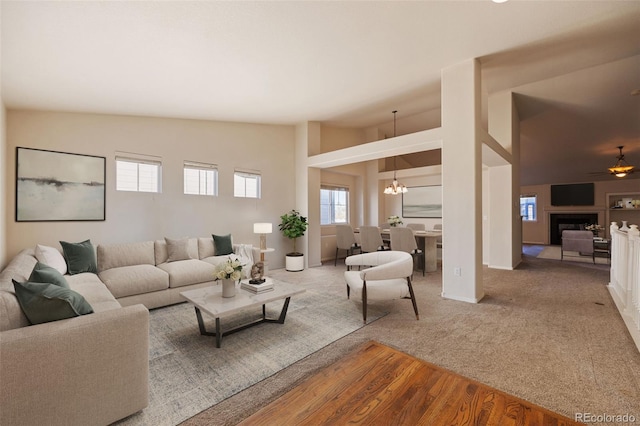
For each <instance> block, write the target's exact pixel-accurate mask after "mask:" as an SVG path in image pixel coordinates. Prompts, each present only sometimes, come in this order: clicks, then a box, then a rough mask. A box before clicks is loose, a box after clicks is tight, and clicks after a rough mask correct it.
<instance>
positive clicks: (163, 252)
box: [154, 238, 198, 265]
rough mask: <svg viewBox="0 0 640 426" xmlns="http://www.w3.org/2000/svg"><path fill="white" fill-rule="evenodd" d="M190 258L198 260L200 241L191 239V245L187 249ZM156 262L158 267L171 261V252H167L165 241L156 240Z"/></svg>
mask: <svg viewBox="0 0 640 426" xmlns="http://www.w3.org/2000/svg"><path fill="white" fill-rule="evenodd" d="M187 250H188V253H189V257H190V258H191V259H197V258H198V239H197V238H189V244H188V247H187ZM154 251H155V260H156V263H155V264H156V265H160V264H161V263H165V262H167V260H168V259H169V252H168V251H167V242H166V241H165V240H156V241H155V242H154Z"/></svg>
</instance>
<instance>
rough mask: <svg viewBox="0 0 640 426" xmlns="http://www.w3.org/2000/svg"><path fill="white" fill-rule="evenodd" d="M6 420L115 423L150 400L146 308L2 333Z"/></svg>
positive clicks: (0, 369)
mask: <svg viewBox="0 0 640 426" xmlns="http://www.w3.org/2000/svg"><path fill="white" fill-rule="evenodd" d="M0 360H2V362H0V406H1V407H2V409H1V410H0V424H7V425H9V424H10V425H35V424H47V425H91V424H109V423H112V422H114V421H116V420H119V419H121V418H123V417H126V416H128V415H130V414H133V413H135V412H137V411H139V410H141V409H143V408H144V407H146V406H147V405H148V394H149V311H148V310H147V308H145V307H144V306H143V305H134V306H128V307H124V308H119V309H112V310H108V311H103V312H97V313H94V314H90V315H83V316H80V317H75V318H70V319H66V320H62V321H56V322H50V323H45V324H38V325H33V326H29V327H23V328H18V329H13V330H8V331H4V332H2V333H0Z"/></svg>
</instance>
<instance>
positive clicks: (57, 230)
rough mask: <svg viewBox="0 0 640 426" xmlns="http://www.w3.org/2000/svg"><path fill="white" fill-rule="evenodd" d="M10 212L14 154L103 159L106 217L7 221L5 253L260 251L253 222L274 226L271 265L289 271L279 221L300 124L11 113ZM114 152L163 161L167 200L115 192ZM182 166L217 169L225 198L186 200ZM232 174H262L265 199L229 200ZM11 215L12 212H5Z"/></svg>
mask: <svg viewBox="0 0 640 426" xmlns="http://www.w3.org/2000/svg"><path fill="white" fill-rule="evenodd" d="M6 144H7V150H6V155H7V158H6V169H7V170H6V176H7V177H8V180H10V182H9V183H8V184H7V185H5V191H6V194H3V195H4V196H3V197H2V200H5V202H6V203H7V206H6V209H5V211H7V212H14V211H15V210H14V209H15V205H14V204H15V186H14V185H15V147H16V146H21V147H28V148H38V149H45V150H54V151H64V152H73V153H78V154H90V155H98V156H104V157H106V167H107V170H106V172H107V181H106V182H107V192H106V220H105V221H102V222H20V223H16V222H15V221H14V220H13V219H11V220H8V221H7V237H6V251H7V255H8V256H13V255H15V254H16V253H17V252H18V251H19V250H21V249H23V248H25V247H33V246H34V245H35V244H37V243H42V244H47V245H52V246H55V247H59V246H58V241H59V240H66V241H82V240H84V239H86V238H90V239H91V240H92V242H94V243H96V244H99V243H117V242H129V241H144V240H151V239H161V238H163V237H165V236H167V237H174V238H177V237H181V236H208V235H210V234H212V233H215V234H227V233H231V234H232V235H233V239H234V242H238V243H247V244H254V245H258V244H259V238H258V236H257V235H254V234H253V223H254V222H272V223H273V225H274V233H273V234H271V235H269V236H268V237H267V244H268V246H269V247H274V248H275V249H276V251H275V253H270V254H267V260H268V261H269V262H270V267H271V268H281V267H284V253H285V251H286V250H288V247H289V244H290V241H288V240H287V239H286V238H284V237H283V236H282V234H281V233H280V232H279V231H278V224H279V223H280V222H279V217H280V215H282V214H284V213H285V212H287V211H288V210H290V209H292V208H294V206H295V189H294V188H295V184H294V182H295V178H294V176H295V175H294V161H295V160H294V127H293V126H274V125H257V124H245V123H226V122H214V121H201V120H182V119H165V118H147V117H129V116H115V115H98V114H75V113H54V112H41V111H14V110H9V111H7V141H6ZM116 151H125V152H134V153H140V154H148V155H156V156H160V157H162V162H163V171H162V173H163V187H162V193H159V194H148V193H132V192H122V191H115V161H114V156H115V152H116ZM183 160H195V161H202V162H210V163H214V164H217V165H218V172H219V196H218V197H205V196H194V195H184V194H183V180H182V169H183ZM235 168H242V169H251V170H258V171H260V172H261V173H262V198H261V199H258V200H256V199H244V198H235V197H233V172H234V169H235ZM7 214H8V213H7Z"/></svg>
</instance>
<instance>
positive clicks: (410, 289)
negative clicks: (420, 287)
mask: <svg viewBox="0 0 640 426" xmlns="http://www.w3.org/2000/svg"><path fill="white" fill-rule="evenodd" d="M407 285H408V286H409V294H410V295H411V303H412V304H413V312H415V313H416V320H419V319H420V315H419V314H418V304H417V303H416V295H415V294H414V293H413V286H412V285H411V277H407Z"/></svg>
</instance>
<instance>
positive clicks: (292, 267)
mask: <svg viewBox="0 0 640 426" xmlns="http://www.w3.org/2000/svg"><path fill="white" fill-rule="evenodd" d="M286 269H287V271H291V272H298V271H302V270H303V269H304V255H302V256H289V255H287V258H286Z"/></svg>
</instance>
